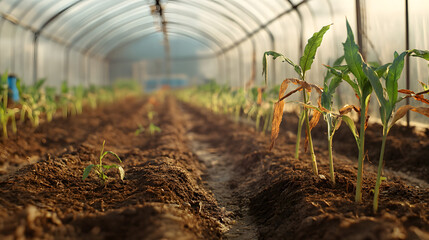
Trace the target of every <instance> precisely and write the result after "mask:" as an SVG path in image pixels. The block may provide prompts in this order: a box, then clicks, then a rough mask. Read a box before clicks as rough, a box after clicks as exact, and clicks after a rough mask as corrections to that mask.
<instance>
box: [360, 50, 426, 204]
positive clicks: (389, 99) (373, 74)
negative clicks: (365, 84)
mask: <svg viewBox="0 0 429 240" xmlns="http://www.w3.org/2000/svg"><path fill="white" fill-rule="evenodd" d="M411 53H414V54H413V55H412V56H417V57H422V58H425V54H429V52H425V51H421V50H410V51H405V52H403V53H401V54H398V53H397V52H395V54H394V60H393V63H392V64H391V65H390V64H388V65H389V67H388V68H386V70H383V71H377V70H379V69H373V68H371V67H369V66H368V65H367V64H365V63H363V71H364V72H365V75H366V76H367V77H368V79H369V81H370V82H371V85H372V87H373V89H374V91H375V94H376V96H377V100H378V103H379V105H380V118H381V124H382V125H383V139H382V142H381V151H380V159H379V162H378V171H377V181H376V184H375V189H374V201H373V210H374V212H377V209H378V196H379V193H380V185H381V182H382V180H384V179H385V178H384V177H382V175H383V158H384V149H385V146H386V138H387V135H388V134H389V131H390V128H391V127H392V126H393V125H394V124H395V122H396V121H398V120H399V119H400V118H401V117H403V116H404V115H405V114H406V113H407V111H408V110H412V111H415V112H418V113H421V114H423V115H426V116H428V117H429V108H423V107H419V108H414V107H412V106H410V105H406V106H403V107H401V108H399V109H398V111H397V112H396V113H395V116H394V118H393V119H392V121H390V119H391V117H392V113H393V111H394V109H395V106H396V103H398V102H400V101H401V100H403V99H405V98H406V97H415V96H418V97H415V99H416V100H419V101H421V102H423V103H426V104H429V100H427V99H425V98H424V97H423V96H421V95H422V94H415V93H414V92H412V91H410V90H400V92H402V93H407V94H409V95H407V96H406V97H404V98H399V99H398V79H399V78H400V76H401V73H402V70H403V68H404V58H405V56H406V55H407V54H411ZM425 59H426V60H429V57H426V58H425ZM382 78H384V79H385V81H381V79H382ZM383 82H385V88H383V86H382V83H383ZM423 93H424V92H423ZM413 94H414V96H413ZM389 121H390V124H389Z"/></svg>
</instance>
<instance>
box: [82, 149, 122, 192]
mask: <svg viewBox="0 0 429 240" xmlns="http://www.w3.org/2000/svg"><path fill="white" fill-rule="evenodd" d="M105 143H106V141H103V145H102V147H101V151H100V158H99V160H100V163H99V164H90V165H88V166H87V167H86V168H85V169H84V170H83V176H82V180H85V179H86V178H87V177H88V175H89V173H90V172H91V170H92V169H94V171H95V172H96V173H97V175H98V178H99V180H100V181H101V183H103V184H104V183H105V181H106V180H107V179H108V177H107V175H106V174H105V171H106V170H109V169H111V168H117V169H118V170H119V176H120V178H121V180H124V177H125V171H124V169H123V168H122V167H121V166H120V165H117V164H111V165H103V158H104V157H105V156H106V155H107V154H109V153H110V154H111V155H113V156H115V157H116V158H117V159H118V161H119V162H120V163H122V161H121V158H120V157H119V156H118V155H117V154H116V153H114V152H112V151H104V144H105Z"/></svg>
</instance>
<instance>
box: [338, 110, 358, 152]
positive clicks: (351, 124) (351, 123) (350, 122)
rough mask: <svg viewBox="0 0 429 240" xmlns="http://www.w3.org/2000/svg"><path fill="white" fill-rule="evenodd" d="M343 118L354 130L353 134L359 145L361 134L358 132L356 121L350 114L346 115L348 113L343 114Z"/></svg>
mask: <svg viewBox="0 0 429 240" xmlns="http://www.w3.org/2000/svg"><path fill="white" fill-rule="evenodd" d="M341 119H342V120H343V121H344V122H345V123H346V125H347V126H348V127H349V128H350V130H351V131H352V133H353V136H354V137H355V140H356V143H357V145H358V147H359V134H358V132H357V129H356V125H355V122H354V121H353V120H352V119H351V118H350V117H349V116H346V115H341Z"/></svg>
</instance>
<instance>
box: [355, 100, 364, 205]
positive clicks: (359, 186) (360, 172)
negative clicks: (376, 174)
mask: <svg viewBox="0 0 429 240" xmlns="http://www.w3.org/2000/svg"><path fill="white" fill-rule="evenodd" d="M365 111H366V105H365V100H361V111H360V133H359V157H358V174H357V181H356V195H355V202H357V203H361V202H362V177H363V160H364V158H365V150H364V145H365V121H366V116H365Z"/></svg>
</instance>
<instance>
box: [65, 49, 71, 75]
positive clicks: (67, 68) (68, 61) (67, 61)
mask: <svg viewBox="0 0 429 240" xmlns="http://www.w3.org/2000/svg"><path fill="white" fill-rule="evenodd" d="M70 51H71V49H70V48H68V47H66V53H65V54H64V78H65V79H64V81H66V82H67V83H70V80H69V77H70V76H69V75H70V66H69V65H70Z"/></svg>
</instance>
